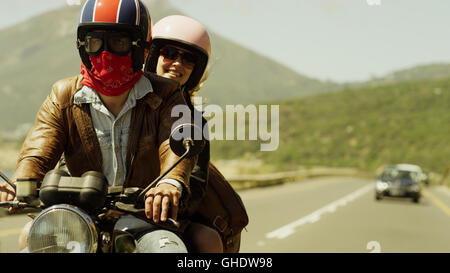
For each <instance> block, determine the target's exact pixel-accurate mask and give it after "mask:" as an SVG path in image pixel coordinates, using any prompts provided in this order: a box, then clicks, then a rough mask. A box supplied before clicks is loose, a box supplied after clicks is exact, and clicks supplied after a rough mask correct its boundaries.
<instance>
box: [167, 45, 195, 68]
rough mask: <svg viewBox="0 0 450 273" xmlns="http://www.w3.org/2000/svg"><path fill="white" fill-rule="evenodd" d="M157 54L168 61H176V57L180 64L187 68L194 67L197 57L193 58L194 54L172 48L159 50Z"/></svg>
mask: <svg viewBox="0 0 450 273" xmlns="http://www.w3.org/2000/svg"><path fill="white" fill-rule="evenodd" d="M159 54H160V55H161V56H163V57H164V59H169V60H172V61H175V60H176V59H178V57H180V59H181V62H182V63H183V64H184V65H188V66H194V64H195V62H196V61H197V56H195V55H194V54H192V53H190V52H187V51H183V50H181V49H178V48H176V47H173V46H165V47H163V48H162V49H161V50H160V52H159Z"/></svg>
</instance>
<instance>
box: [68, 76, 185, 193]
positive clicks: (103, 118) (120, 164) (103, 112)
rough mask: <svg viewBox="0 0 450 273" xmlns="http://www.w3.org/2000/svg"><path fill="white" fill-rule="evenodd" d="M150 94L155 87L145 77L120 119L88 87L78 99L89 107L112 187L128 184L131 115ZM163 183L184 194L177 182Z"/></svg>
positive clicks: (139, 82) (133, 92)
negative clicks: (138, 103)
mask: <svg viewBox="0 0 450 273" xmlns="http://www.w3.org/2000/svg"><path fill="white" fill-rule="evenodd" d="M150 92H153V88H152V84H151V83H150V80H149V79H147V78H146V77H144V76H142V77H141V78H140V79H139V81H138V82H137V83H136V84H135V85H134V86H133V87H132V88H131V90H130V93H129V94H128V98H127V100H126V102H125V104H124V106H123V108H122V110H121V111H120V113H119V115H117V117H115V116H114V115H113V114H112V113H111V112H110V111H109V110H108V109H107V108H106V106H105V105H104V104H103V102H102V101H101V99H100V97H99V95H98V93H97V92H96V91H95V90H94V89H92V88H90V87H88V86H83V87H82V88H81V89H80V90H79V91H78V92H77V93H76V94H75V96H74V103H75V104H82V103H87V104H89V107H90V111H91V117H92V123H93V124H92V125H93V127H94V130H95V133H96V135H97V139H98V142H99V144H100V150H101V152H102V157H103V164H102V171H103V174H104V175H105V176H106V179H107V180H108V183H109V185H110V186H122V185H123V184H124V182H125V179H126V174H127V170H126V165H125V164H126V156H127V150H128V135H129V132H130V125H131V112H132V109H133V108H134V107H135V106H136V101H137V100H139V99H141V98H143V97H144V96H145V95H147V94H148V93H150ZM160 183H170V184H172V185H174V186H176V187H177V188H178V189H179V190H180V192H181V190H182V185H181V183H180V182H178V181H176V180H173V179H163V180H161V181H160V182H159V183H158V184H160Z"/></svg>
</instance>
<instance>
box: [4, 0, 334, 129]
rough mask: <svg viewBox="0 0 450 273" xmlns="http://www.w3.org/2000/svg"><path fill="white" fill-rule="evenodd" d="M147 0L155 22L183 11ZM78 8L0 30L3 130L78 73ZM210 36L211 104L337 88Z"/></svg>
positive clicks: (207, 92)
mask: <svg viewBox="0 0 450 273" xmlns="http://www.w3.org/2000/svg"><path fill="white" fill-rule="evenodd" d="M145 2H147V4H148V7H149V10H150V13H151V16H152V20H153V23H156V22H157V21H158V20H159V19H161V18H162V17H164V16H167V15H171V14H180V12H179V11H177V10H176V9H174V8H173V7H172V6H170V5H169V4H168V3H167V1H161V0H152V1H145ZM79 12H80V7H79V6H71V7H70V6H66V7H64V8H62V9H59V10H55V11H51V12H48V13H45V14H42V15H39V16H36V17H34V18H32V19H30V20H28V21H26V22H23V23H20V24H18V25H15V26H13V27H10V28H6V29H3V30H1V31H0V40H1V41H2V43H1V45H0V60H1V64H2V65H1V66H0V96H2V100H0V124H1V128H0V131H6V130H7V131H11V130H14V129H16V128H18V126H21V125H20V124H24V123H31V122H33V120H34V117H35V114H36V112H37V110H38V109H39V107H40V105H41V103H42V102H43V100H44V99H45V97H46V96H47V95H48V93H49V92H50V87H51V85H52V84H53V83H54V82H55V81H57V80H59V79H61V78H65V77H70V76H72V75H75V74H78V73H79V71H80V58H79V56H78V51H77V50H76V48H75V40H76V27H77V22H78V16H79ZM211 36H212V50H213V56H212V58H211V59H212V62H211V63H212V67H211V74H210V77H209V79H208V81H207V83H206V84H205V87H204V88H203V89H202V90H201V93H200V94H199V95H201V96H203V97H205V98H206V99H207V102H208V103H214V104H219V105H225V104H237V103H244V104H247V103H256V102H260V101H267V100H276V99H285V98H292V97H298V96H302V95H306V94H311V93H317V92H326V91H330V90H336V89H337V88H338V85H337V84H334V83H331V82H321V81H318V80H315V79H310V78H307V77H304V76H302V75H299V74H298V73H296V72H294V71H292V70H291V69H288V68H287V67H285V66H282V65H279V64H277V63H276V62H274V61H272V60H270V59H268V58H266V57H263V56H260V55H258V54H256V53H254V52H252V51H250V50H247V49H245V48H243V47H241V46H239V45H237V44H235V43H233V42H231V41H228V40H226V39H224V38H222V37H221V36H219V35H217V34H215V33H211ZM21 128H22V129H23V130H25V129H26V128H29V127H27V126H21ZM19 133H20V132H19Z"/></svg>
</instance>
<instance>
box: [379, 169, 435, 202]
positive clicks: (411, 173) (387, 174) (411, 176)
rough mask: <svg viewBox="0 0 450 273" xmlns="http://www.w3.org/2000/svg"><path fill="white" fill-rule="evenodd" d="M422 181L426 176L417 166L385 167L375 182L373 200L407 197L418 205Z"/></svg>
mask: <svg viewBox="0 0 450 273" xmlns="http://www.w3.org/2000/svg"><path fill="white" fill-rule="evenodd" d="M424 179H426V175H425V173H424V172H423V171H422V169H421V168H420V167H419V166H417V165H412V164H398V165H393V166H387V167H386V168H385V169H384V170H383V173H382V174H381V175H380V177H379V178H378V181H377V182H376V185H375V199H376V200H381V199H382V198H383V197H384V196H390V197H409V198H412V200H413V201H414V202H415V203H418V202H419V200H420V197H421V191H422V186H421V183H422V182H423V181H424Z"/></svg>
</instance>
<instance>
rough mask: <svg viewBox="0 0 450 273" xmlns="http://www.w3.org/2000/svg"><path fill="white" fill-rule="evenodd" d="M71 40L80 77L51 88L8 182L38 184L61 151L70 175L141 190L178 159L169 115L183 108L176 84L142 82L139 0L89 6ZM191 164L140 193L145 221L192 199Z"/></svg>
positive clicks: (162, 217)
mask: <svg viewBox="0 0 450 273" xmlns="http://www.w3.org/2000/svg"><path fill="white" fill-rule="evenodd" d="M77 38H78V39H77V47H78V50H79V54H80V57H81V60H82V64H81V75H78V76H76V77H72V78H69V79H64V80H61V81H58V82H57V83H56V84H55V85H54V86H53V88H52V92H51V94H50V95H49V96H48V97H47V99H46V100H45V102H44V103H43V105H42V106H41V108H40V110H39V112H38V114H37V117H36V120H35V124H34V126H33V128H32V129H31V130H30V132H29V133H28V135H27V137H26V139H25V142H24V144H23V147H22V150H21V153H20V155H19V159H18V164H17V168H16V171H15V173H14V175H13V178H12V181H15V180H16V179H17V178H37V179H39V180H40V179H42V178H43V176H44V175H45V173H46V172H47V171H49V170H51V169H53V168H54V167H55V165H56V163H57V162H58V160H59V159H60V157H61V155H62V153H64V156H65V160H66V164H67V168H68V170H69V171H70V173H71V175H73V176H81V175H82V174H83V173H84V172H86V171H90V170H94V171H99V172H102V173H103V174H105V176H106V178H107V180H108V183H109V185H110V186H124V187H141V188H145V187H146V186H147V185H148V184H149V183H150V182H151V181H153V180H154V179H155V178H156V177H158V176H159V174H160V173H162V172H163V171H164V170H166V169H168V168H169V167H170V166H171V165H172V164H173V163H174V162H175V161H176V160H177V159H178V156H176V155H175V154H174V153H173V152H172V151H171V150H170V146H169V142H168V138H169V135H170V131H171V128H172V125H173V124H174V123H175V122H176V121H177V120H176V118H175V117H171V110H172V108H173V107H174V106H176V105H179V104H184V103H185V102H184V100H183V98H182V96H181V95H180V92H174V91H175V89H176V88H178V86H177V85H176V84H174V83H172V82H170V81H168V80H166V79H164V78H160V77H156V76H149V78H147V77H145V76H143V72H142V70H141V69H142V65H143V62H144V56H145V54H146V52H147V48H148V47H149V43H150V41H151V19H150V14H149V13H148V10H147V8H146V7H145V5H144V4H143V3H142V2H141V1H136V0H121V1H119V0H96V1H95V0H88V1H87V2H86V3H85V5H84V6H83V8H82V11H81V15H80V22H79V25H78V30H77ZM195 162H196V158H194V159H185V160H183V161H182V162H181V163H180V164H179V165H178V166H177V167H175V168H174V169H173V170H172V171H171V172H169V174H168V175H167V176H166V177H165V178H164V179H163V180H161V181H160V182H159V183H158V184H157V186H156V187H154V188H152V189H151V190H150V191H149V192H148V193H147V194H146V200H145V213H146V216H147V217H148V218H152V219H153V220H154V221H155V222H159V221H166V220H167V217H168V216H169V215H168V214H169V207H171V209H170V213H171V217H172V218H174V219H176V218H177V215H178V212H179V208H180V206H183V204H184V205H186V203H187V202H188V200H189V197H190V187H189V175H190V172H191V170H192V168H193V166H194V165H195ZM0 192H1V196H0V198H1V201H6V200H12V199H13V198H14V190H13V189H12V188H10V187H9V185H3V186H1V187H0ZM150 233H151V232H150ZM25 234H26V232H25ZM147 235H148V234H147ZM147 235H145V234H144V235H142V236H140V238H138V239H137V240H138V250H139V249H140V250H141V251H149V248H148V247H147V246H146V245H145V244H146V243H145V242H147V243H148V241H149V240H151V239H152V238H151V236H147ZM139 242H143V243H142V244H141V245H140V244H139ZM176 251H178V250H177V249H173V251H172V252H176ZM180 251H181V250H180Z"/></svg>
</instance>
